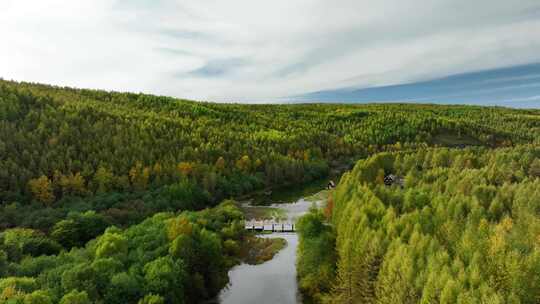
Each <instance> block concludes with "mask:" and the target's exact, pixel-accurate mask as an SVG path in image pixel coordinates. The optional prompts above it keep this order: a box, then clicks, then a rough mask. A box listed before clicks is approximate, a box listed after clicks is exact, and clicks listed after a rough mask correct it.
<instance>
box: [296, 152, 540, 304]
mask: <svg viewBox="0 0 540 304" xmlns="http://www.w3.org/2000/svg"><path fill="white" fill-rule="evenodd" d="M390 174H393V175H395V176H397V177H401V178H404V181H403V184H400V183H395V184H393V185H390V186H388V185H385V183H384V177H385V176H388V175H390ZM298 227H299V232H300V246H299V257H298V259H299V261H298V274H299V277H300V288H301V289H302V290H303V291H304V293H305V294H306V295H309V296H311V297H312V298H314V300H315V302H317V303H336V304H338V303H339V304H347V303H377V304H383V303H384V304H386V303H395V304H397V303H522V304H525V303H528V304H535V303H539V301H540V242H539V236H540V148H539V147H538V146H533V145H526V146H519V147H514V148H500V149H495V150H490V149H486V148H471V149H464V150H455V149H446V148H444V149H443V148H440V149H420V150H418V151H417V152H413V153H380V154H376V155H375V156H373V157H370V158H368V159H366V160H362V161H360V162H358V163H357V165H356V166H355V168H354V170H352V171H351V172H349V173H347V174H345V175H344V176H343V177H342V179H341V181H340V184H339V185H338V187H337V189H336V190H335V193H333V195H332V196H331V197H330V199H329V200H328V202H327V205H326V209H324V210H323V211H318V210H313V211H312V212H311V213H310V214H308V215H306V216H305V217H303V218H302V219H301V221H300V223H299V225H298Z"/></svg>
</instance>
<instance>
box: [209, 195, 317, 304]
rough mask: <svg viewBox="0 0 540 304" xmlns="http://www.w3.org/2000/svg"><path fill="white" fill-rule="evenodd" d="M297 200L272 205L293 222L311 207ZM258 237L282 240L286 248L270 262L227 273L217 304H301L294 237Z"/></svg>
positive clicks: (296, 237) (268, 235)
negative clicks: (227, 280)
mask: <svg viewBox="0 0 540 304" xmlns="http://www.w3.org/2000/svg"><path fill="white" fill-rule="evenodd" d="M320 204H321V202H320V201H318V202H311V201H308V200H306V199H304V198H300V199H298V200H296V201H295V202H293V203H288V204H272V205H271V207H274V208H280V209H283V210H285V211H286V212H287V217H288V218H289V220H292V221H294V220H296V219H297V218H298V217H299V216H301V215H302V214H304V213H306V212H307V211H308V210H309V208H310V207H311V206H313V205H316V206H320ZM259 237H264V238H273V237H279V238H284V239H285V240H286V241H287V246H286V247H285V248H284V249H282V250H281V251H280V252H278V253H277V254H276V255H275V256H274V258H273V259H272V260H270V261H267V262H265V263H263V264H260V265H248V264H240V265H238V266H235V267H234V268H232V269H231V270H230V271H229V279H230V282H229V285H228V286H227V287H226V288H224V289H223V290H222V291H221V293H220V294H219V303H221V304H253V303H256V304H276V303H280V304H297V303H302V300H301V297H300V293H299V292H298V286H297V282H296V248H297V246H298V236H297V235H296V233H272V234H264V235H260V236H259Z"/></svg>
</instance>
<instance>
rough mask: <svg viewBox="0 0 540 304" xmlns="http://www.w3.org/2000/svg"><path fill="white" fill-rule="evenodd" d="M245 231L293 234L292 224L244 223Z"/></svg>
mask: <svg viewBox="0 0 540 304" xmlns="http://www.w3.org/2000/svg"><path fill="white" fill-rule="evenodd" d="M245 229H246V230H251V231H269V232H294V231H295V227H294V222H279V221H246V222H245Z"/></svg>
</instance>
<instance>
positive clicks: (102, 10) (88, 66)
mask: <svg viewBox="0 0 540 304" xmlns="http://www.w3.org/2000/svg"><path fill="white" fill-rule="evenodd" d="M539 16H540V4H539V3H538V1H537V0H530V1H529V0H522V1H519V2H515V1H503V0H499V1H487V0H477V1H467V0H446V1H443V0H434V1H415V2H414V3H412V2H410V1H397V0H396V1H392V0H379V1H375V0H372V1H367V0H364V1H359V0H344V1H339V2H330V1H326V0H318V1H314V0H297V1H287V0H275V1H252V0H241V1H240V0H238V1H235V0H230V1H222V0H207V1H200V0H184V1H173V0H136V1H135V0H121V1H112V0H93V1H82V2H81V1H68V0H42V1H36V0H34V1H31V0H17V1H5V0H4V1H1V2H0V37H2V47H0V77H4V78H6V79H11V78H13V79H16V80H27V81H39V82H45V83H52V84H59V85H71V86H78V87H93V88H103V89H115V90H129V91H145V92H151V93H157V94H167V95H174V96H178V97H186V98H195V99H208V100H216V101H272V100H278V99H279V98H280V97H282V96H290V95H297V94H302V93H305V92H310V91H318V90H324V89H335V88H339V87H346V86H357V87H368V86H374V85H377V86H380V85H388V84H397V83H406V82H412V81H418V80H426V79H431V78H435V77H442V76H446V75H450V74H453V73H461V72H470V71H475V70H479V69H488V68H496V67H503V66H509V65H516V64H525V63H530V62H538V61H540V53H539V52H538V51H537V50H538V49H540V18H538V17H539ZM215 65H219V66H215ZM194 71H197V72H194ZM216 71H217V72H216ZM208 72H213V75H208ZM210 74H212V73H210ZM205 75H206V76H209V77H205Z"/></svg>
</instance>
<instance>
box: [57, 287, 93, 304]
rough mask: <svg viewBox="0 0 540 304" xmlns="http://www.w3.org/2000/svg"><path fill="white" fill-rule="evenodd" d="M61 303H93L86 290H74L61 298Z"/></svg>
mask: <svg viewBox="0 0 540 304" xmlns="http://www.w3.org/2000/svg"><path fill="white" fill-rule="evenodd" d="M60 304H92V302H91V301H90V300H89V299H88V295H87V294H86V292H84V291H77V290H73V291H71V292H70V293H68V294H66V295H65V296H63V297H62V300H60Z"/></svg>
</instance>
